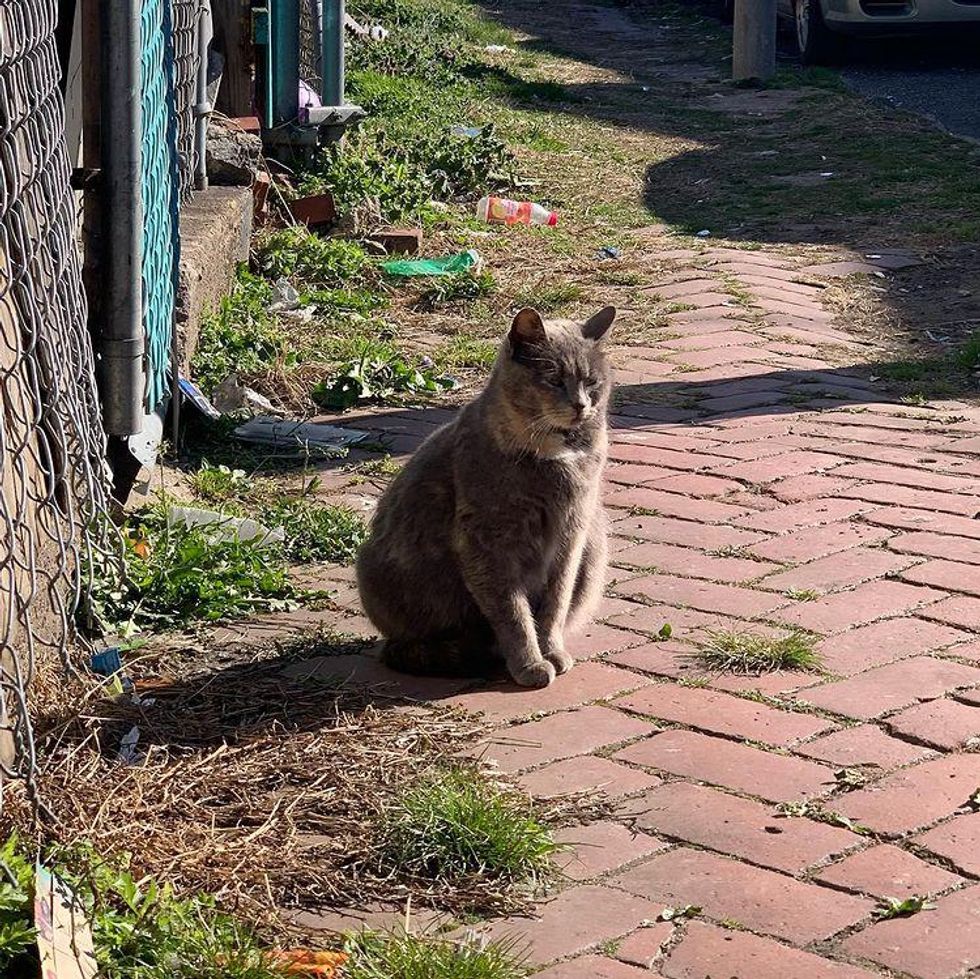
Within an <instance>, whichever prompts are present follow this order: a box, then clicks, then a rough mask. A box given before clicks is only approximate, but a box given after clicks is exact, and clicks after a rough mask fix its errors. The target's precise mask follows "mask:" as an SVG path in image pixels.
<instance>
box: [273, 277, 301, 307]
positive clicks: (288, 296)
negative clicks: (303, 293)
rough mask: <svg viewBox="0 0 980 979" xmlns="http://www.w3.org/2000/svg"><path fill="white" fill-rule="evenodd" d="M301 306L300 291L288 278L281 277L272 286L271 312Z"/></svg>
mask: <svg viewBox="0 0 980 979" xmlns="http://www.w3.org/2000/svg"><path fill="white" fill-rule="evenodd" d="M298 306H299V292H297V290H296V287H295V286H294V285H293V284H292V283H291V282H290V281H289V279H286V278H279V279H276V281H275V282H274V283H273V286H272V302H271V303H269V312H270V313H279V312H281V311H282V310H284V309H296V308H297V307H298Z"/></svg>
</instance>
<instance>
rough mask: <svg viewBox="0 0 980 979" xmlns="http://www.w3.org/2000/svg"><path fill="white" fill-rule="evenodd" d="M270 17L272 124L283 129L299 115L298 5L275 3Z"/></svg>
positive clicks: (289, 1)
mask: <svg viewBox="0 0 980 979" xmlns="http://www.w3.org/2000/svg"><path fill="white" fill-rule="evenodd" d="M270 14H271V18H270V19H271V22H270V24H269V28H270V30H271V33H272V43H271V45H270V50H271V52H272V57H271V58H270V59H269V61H270V66H269V67H270V68H271V72H272V125H273V126H282V125H285V124H287V123H290V122H295V121H296V117H297V116H298V115H299V3H298V2H297V0H274V2H272V3H271V10H270Z"/></svg>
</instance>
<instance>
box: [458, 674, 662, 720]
mask: <svg viewBox="0 0 980 979" xmlns="http://www.w3.org/2000/svg"><path fill="white" fill-rule="evenodd" d="M649 682H650V681H649V680H647V679H646V678H645V677H641V676H637V674H635V673H629V672H628V671H627V670H621V669H618V668H617V667H615V666H606V665H605V664H604V663H581V664H580V665H579V666H577V667H576V668H575V669H574V670H572V671H571V672H570V673H569V674H568V675H567V676H563V677H562V678H561V680H560V682H555V683H552V684H551V686H549V687H547V688H546V689H544V690H529V689H528V688H527V687H519V686H517V684H515V683H511V682H507V683H498V684H495V685H493V686H491V687H489V688H484V689H482V690H474V691H471V692H468V693H462V694H458V695H457V696H455V697H450V698H448V700H446V701H444V702H445V703H447V704H449V705H450V706H455V707H462V708H463V709H464V710H469V711H475V712H478V713H482V714H484V715H485V716H486V717H488V718H490V719H492V720H497V721H501V720H515V719H517V718H519V717H528V716H530V715H532V714H538V713H547V712H550V711H556V710H564V709H566V708H568V707H578V706H580V705H582V704H591V703H594V702H595V701H597V700H607V699H608V698H610V697H613V696H615V695H616V694H618V693H622V692H623V691H626V690H630V689H635V688H636V687H638V686H644V685H645V684H647V683H649Z"/></svg>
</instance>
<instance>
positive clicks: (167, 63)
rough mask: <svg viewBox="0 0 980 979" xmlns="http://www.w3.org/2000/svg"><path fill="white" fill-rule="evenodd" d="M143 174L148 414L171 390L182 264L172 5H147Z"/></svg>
mask: <svg viewBox="0 0 980 979" xmlns="http://www.w3.org/2000/svg"><path fill="white" fill-rule="evenodd" d="M140 22H141V23H140V26H141V45H142V56H141V63H142V103H143V133H142V146H143V153H142V170H141V174H140V180H141V184H142V188H143V208H144V219H143V270H142V271H143V326H144V328H145V330H146V350H147V361H148V363H147V391H146V408H147V411H154V410H155V409H156V407H157V406H158V405H159V404H160V403H161V401H163V400H164V398H165V397H166V396H167V393H168V390H169V375H170V367H171V364H170V350H171V345H172V343H173V324H174V303H175V301H176V295H177V276H178V262H179V258H180V256H179V243H180V237H179V230H178V212H179V207H180V201H179V196H180V172H179V167H178V163H177V130H178V125H177V112H176V106H175V98H174V48H173V42H174V38H173V29H172V25H171V22H170V0H143V2H142V6H141V13H140Z"/></svg>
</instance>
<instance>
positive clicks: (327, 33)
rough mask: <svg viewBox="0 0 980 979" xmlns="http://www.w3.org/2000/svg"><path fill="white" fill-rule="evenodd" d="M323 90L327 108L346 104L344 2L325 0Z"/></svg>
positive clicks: (341, 0) (322, 94) (322, 49)
mask: <svg viewBox="0 0 980 979" xmlns="http://www.w3.org/2000/svg"><path fill="white" fill-rule="evenodd" d="M322 10H323V42H322V47H321V51H322V52H323V56H322V57H323V89H322V91H321V93H320V94H321V98H322V100H323V104H324V105H326V106H341V105H343V104H344V0H323V8H322Z"/></svg>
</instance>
